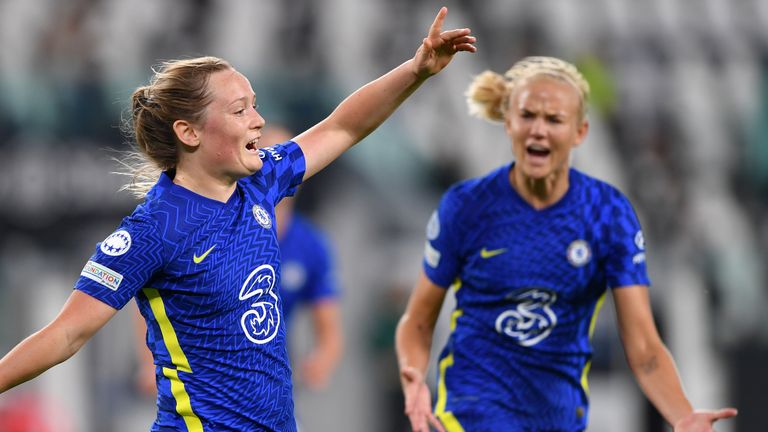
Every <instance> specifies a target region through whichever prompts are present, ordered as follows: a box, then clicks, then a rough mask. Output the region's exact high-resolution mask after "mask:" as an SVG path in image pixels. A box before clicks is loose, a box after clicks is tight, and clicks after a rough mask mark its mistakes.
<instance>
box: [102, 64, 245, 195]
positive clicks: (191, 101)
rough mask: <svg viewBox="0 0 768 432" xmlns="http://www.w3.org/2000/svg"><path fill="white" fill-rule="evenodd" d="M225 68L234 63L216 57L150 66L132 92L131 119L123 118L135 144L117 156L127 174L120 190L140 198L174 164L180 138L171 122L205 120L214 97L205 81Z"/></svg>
mask: <svg viewBox="0 0 768 432" xmlns="http://www.w3.org/2000/svg"><path fill="white" fill-rule="evenodd" d="M228 69H232V66H231V65H230V64H229V63H228V62H226V61H225V60H222V59H220V58H217V57H198V58H193V59H184V60H171V61H167V62H164V63H162V64H161V66H160V68H159V69H158V70H154V69H153V70H154V72H155V74H154V76H153V77H152V79H151V80H150V82H149V84H148V85H145V86H141V87H139V88H137V89H136V90H135V91H134V92H133V95H131V113H130V114H131V115H130V120H128V121H126V122H125V123H124V124H123V129H124V130H125V132H126V133H127V134H128V135H129V136H131V137H132V138H133V140H134V143H135V149H134V150H132V151H129V152H126V153H125V154H124V156H123V157H122V159H118V160H117V162H118V163H119V164H120V165H121V167H122V168H123V171H120V172H118V174H122V175H126V176H128V177H130V179H131V181H130V182H129V183H128V184H126V185H124V186H123V187H122V188H121V190H127V191H129V192H130V193H131V194H132V195H134V196H135V197H137V198H143V197H144V196H145V195H146V193H147V192H148V191H149V189H150V188H151V187H152V186H153V185H154V184H155V182H157V179H158V177H159V176H160V173H161V172H162V171H165V170H169V169H172V168H175V167H176V164H177V163H178V154H179V153H178V151H179V147H178V144H179V141H178V138H177V136H176V133H175V132H174V130H173V123H174V122H175V121H176V120H181V119H183V120H187V121H189V122H192V123H197V122H200V121H202V120H204V117H205V109H206V107H207V106H208V104H210V103H211V100H212V99H213V97H212V95H211V93H210V90H209V89H208V81H209V80H210V77H211V75H212V74H213V73H214V72H218V71H222V70H228Z"/></svg>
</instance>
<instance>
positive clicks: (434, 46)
mask: <svg viewBox="0 0 768 432" xmlns="http://www.w3.org/2000/svg"><path fill="white" fill-rule="evenodd" d="M447 14H448V8H446V7H442V8H440V11H439V12H438V13H437V16H436V17H435V21H434V22H433V23H432V26H431V27H430V28H429V33H428V34H427V37H425V38H424V40H423V41H422V43H421V46H420V47H419V49H418V50H416V55H415V56H414V58H413V59H414V65H415V68H416V70H415V73H416V75H417V76H419V77H422V78H426V77H429V76H430V75H434V74H436V73H438V72H440V71H441V70H443V68H444V67H446V66H447V65H448V63H450V62H451V60H452V59H453V56H454V54H456V53H457V52H459V51H467V52H472V53H473V52H475V51H477V48H475V46H474V45H473V44H474V43H475V41H476V39H475V37H474V36H471V35H470V33H471V32H472V31H471V30H470V29H468V28H463V29H455V30H446V31H443V30H442V29H443V22H444V21H445V16H446V15H447Z"/></svg>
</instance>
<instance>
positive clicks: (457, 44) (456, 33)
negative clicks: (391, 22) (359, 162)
mask: <svg viewBox="0 0 768 432" xmlns="http://www.w3.org/2000/svg"><path fill="white" fill-rule="evenodd" d="M447 13H448V9H446V8H445V7H443V8H442V9H440V12H438V14H437V17H435V21H434V22H433V23H432V26H431V27H430V29H429V33H428V35H427V37H426V38H424V40H423V41H422V44H421V46H420V47H419V49H418V50H417V51H416V55H415V56H414V57H413V58H412V59H411V60H408V61H407V62H405V63H403V64H401V65H400V66H398V67H396V68H395V69H393V70H392V71H390V72H388V73H387V74H385V75H384V76H382V77H380V78H378V79H376V80H374V81H372V82H370V83H368V84H366V85H364V86H363V87H361V88H360V89H358V90H357V91H355V92H354V93H352V94H351V95H350V96H349V97H347V98H346V99H345V100H344V101H343V102H342V103H341V104H340V105H339V106H338V107H337V108H336V109H335V110H334V111H333V113H331V115H330V116H328V117H327V118H326V119H324V120H323V121H321V122H320V123H318V124H316V125H315V126H313V127H312V128H310V129H309V130H307V131H306V132H304V133H302V134H301V135H299V136H298V137H296V139H295V141H296V142H297V143H298V144H299V146H301V149H302V151H303V152H304V157H305V159H306V172H305V174H304V180H306V179H308V178H309V177H311V176H313V175H314V174H315V173H317V172H318V171H320V170H321V169H323V168H325V167H326V166H327V165H328V164H329V163H331V162H332V161H333V160H335V159H336V158H338V157H339V156H340V155H341V154H342V153H344V152H345V151H346V150H347V149H349V148H350V147H352V146H353V145H355V144H356V143H358V142H359V141H360V140H362V139H363V138H365V137H366V136H368V134H370V133H371V132H373V131H374V129H376V128H377V127H378V126H379V125H380V124H381V123H383V122H384V120H386V119H387V118H388V117H389V116H390V115H391V114H392V113H393V112H394V111H395V109H397V107H398V106H400V104H401V103H403V101H404V100H405V99H407V98H408V96H410V95H411V94H412V93H413V92H414V91H416V89H417V88H419V86H420V85H421V84H422V83H423V82H424V81H425V80H426V79H427V78H429V77H430V76H432V75H434V74H436V73H438V72H440V71H441V70H442V69H443V68H445V67H446V66H447V65H448V63H450V61H451V60H452V59H453V56H454V55H455V54H456V53H457V52H459V51H467V52H475V51H476V49H475V46H474V45H473V44H474V43H475V38H474V37H473V36H470V30H469V29H466V28H465V29H456V30H447V31H442V27H443V22H444V21H445V16H446V14H447Z"/></svg>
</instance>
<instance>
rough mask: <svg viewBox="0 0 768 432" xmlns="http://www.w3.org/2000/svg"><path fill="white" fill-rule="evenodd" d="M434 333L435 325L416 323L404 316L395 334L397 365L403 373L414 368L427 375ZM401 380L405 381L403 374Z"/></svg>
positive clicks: (411, 318) (409, 317)
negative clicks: (406, 369) (404, 370)
mask: <svg viewBox="0 0 768 432" xmlns="http://www.w3.org/2000/svg"><path fill="white" fill-rule="evenodd" d="M433 332H434V325H429V324H428V323H425V322H419V321H416V320H415V319H414V318H413V317H411V316H410V315H409V314H405V315H403V317H402V318H401V319H400V322H399V323H398V326H397V331H396V332H395V349H396V351H397V363H398V365H399V367H400V370H401V371H402V370H403V369H405V368H414V369H416V370H417V371H418V372H420V373H421V374H422V376H424V375H426V371H427V367H428V365H429V352H430V348H431V347H432V334H433ZM400 379H401V380H403V376H402V374H401V378H400ZM403 384H404V383H403Z"/></svg>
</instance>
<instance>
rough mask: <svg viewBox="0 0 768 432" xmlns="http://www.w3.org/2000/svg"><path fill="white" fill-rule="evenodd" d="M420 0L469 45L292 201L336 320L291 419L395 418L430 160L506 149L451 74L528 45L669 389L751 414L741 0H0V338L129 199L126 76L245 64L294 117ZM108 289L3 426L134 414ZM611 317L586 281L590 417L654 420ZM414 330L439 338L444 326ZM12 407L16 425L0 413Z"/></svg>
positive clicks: (756, 324) (753, 65) (762, 138)
mask: <svg viewBox="0 0 768 432" xmlns="http://www.w3.org/2000/svg"><path fill="white" fill-rule="evenodd" d="M443 4H445V5H447V6H448V8H449V16H448V20H447V23H446V27H449V28H454V27H471V28H472V30H473V32H474V34H475V35H476V36H477V38H478V42H477V46H478V50H479V51H478V52H477V53H476V54H474V55H463V56H460V57H458V58H456V59H455V61H454V62H453V64H452V65H451V66H450V67H449V68H448V69H447V70H446V71H444V72H443V73H441V74H440V75H438V76H436V77H434V78H433V79H431V80H430V81H429V82H427V83H426V84H425V85H424V86H423V87H422V88H421V89H420V90H419V91H418V92H417V93H416V94H415V95H414V96H413V97H412V98H411V99H410V100H408V101H407V102H406V103H405V104H404V106H403V107H402V108H401V109H400V110H399V111H398V112H397V113H396V114H395V115H394V116H393V118H392V119H390V120H389V121H388V122H387V123H386V124H385V125H384V126H382V127H381V128H380V129H379V130H377V131H376V132H375V133H374V134H372V135H371V136H369V137H368V138H366V139H365V140H364V141H363V143H361V144H360V145H359V146H358V147H356V148H355V149H353V150H352V151H350V152H349V153H347V154H346V155H344V156H343V157H342V158H341V159H340V160H339V161H337V162H336V163H334V164H333V165H332V166H331V167H330V168H328V169H327V170H326V171H324V172H323V173H321V174H319V175H318V176H316V177H314V178H313V179H311V180H310V181H309V182H307V184H306V185H305V186H303V189H302V192H300V194H299V209H300V210H302V211H304V212H305V213H306V214H307V215H308V216H309V217H310V218H311V219H313V220H314V221H315V222H317V223H318V224H319V225H320V226H321V227H323V228H324V229H325V231H326V232H327V233H328V234H329V237H330V238H331V239H332V240H333V241H334V243H335V250H336V251H337V254H338V257H337V263H338V273H339V278H340V280H341V283H342V291H343V297H342V301H341V303H342V313H343V320H344V324H345V325H344V331H345V337H346V339H347V341H348V343H347V349H346V352H345V356H344V360H343V362H342V366H341V367H340V370H339V371H338V372H337V374H336V376H335V377H334V380H333V384H332V385H331V387H330V388H329V389H327V390H326V391H324V392H322V393H312V392H310V391H308V390H304V389H303V388H302V386H301V382H300V377H298V378H297V387H296V389H297V400H296V401H297V407H298V413H299V421H300V423H301V424H302V427H303V429H302V430H303V431H307V432H317V431H320V432H322V431H338V430H380V431H382V432H389V431H403V430H406V429H405V428H406V425H405V420H406V419H405V417H404V416H403V415H402V398H401V396H400V390H399V383H398V378H397V367H396V360H395V357H394V352H393V338H394V326H395V324H396V322H397V319H398V318H399V314H400V313H401V312H402V310H403V308H404V305H405V301H406V299H407V296H408V293H409V291H410V289H411V287H412V284H413V282H414V280H415V278H416V275H417V272H418V268H419V265H420V259H421V258H420V257H421V249H422V246H423V242H424V234H423V233H424V226H425V225H426V221H427V219H428V217H429V214H430V213H431V212H432V210H433V209H434V208H435V206H436V205H437V202H438V200H439V197H440V194H441V193H442V192H443V191H444V190H445V189H446V188H447V187H448V185H450V184H451V183H453V182H455V181H458V180H461V179H465V178H468V177H473V176H478V175H482V174H484V173H486V172H487V171H489V170H490V169H492V168H494V167H496V166H498V165H499V164H501V163H504V162H505V161H508V160H510V159H511V152H510V143H509V140H508V139H507V137H506V135H505V133H504V130H503V127H501V126H500V125H493V124H490V123H486V122H483V121H481V120H477V119H474V118H471V117H469V116H468V114H467V108H466V104H465V101H464V96H463V93H464V90H465V89H466V87H467V85H468V84H469V82H470V80H471V79H472V77H473V76H474V75H475V74H477V73H479V72H481V71H483V70H485V69H492V70H495V71H496V72H499V73H503V72H504V71H506V70H507V69H508V68H509V67H510V66H511V65H512V63H513V62H514V61H516V60H518V59H520V58H521V57H523V56H526V55H551V56H557V57H561V58H564V59H566V60H568V61H571V62H573V63H575V64H577V65H578V66H579V67H580V69H581V70H582V71H583V72H584V74H585V76H586V77H587V79H588V81H589V82H590V84H591V87H592V100H591V104H590V114H589V119H590V127H591V128H590V134H589V137H588V139H587V140H586V142H585V143H584V144H582V146H581V147H580V148H579V149H577V150H576V152H575V157H574V161H573V162H574V166H576V167H577V168H579V169H581V170H583V171H586V172H587V173H590V174H592V175H594V176H596V177H599V178H602V179H604V180H607V181H609V182H611V183H613V184H615V185H617V186H618V187H619V188H620V189H622V190H623V191H624V192H625V193H626V194H627V195H628V196H630V198H631V200H632V201H633V203H634V204H635V207H636V209H637V211H638V214H639V216H640V219H641V222H642V224H643V226H644V229H645V234H646V241H647V244H648V250H649V270H650V276H651V279H652V280H653V286H652V287H651V296H652V301H653V304H654V308H655V313H656V315H657V316H656V318H657V322H658V325H659V327H660V329H661V331H662V333H663V337H664V338H665V340H666V341H667V343H668V346H669V347H670V349H671V351H672V352H673V354H674V355H675V357H676V359H677V361H678V366H679V368H680V370H681V375H682V377H683V380H684V382H685V386H686V389H687V390H688V392H689V396H690V397H691V400H692V402H693V403H694V404H695V405H696V406H699V407H718V406H725V405H734V406H737V407H738V408H739V409H740V415H739V417H738V418H737V419H736V420H734V421H729V422H726V423H723V424H722V427H720V428H719V430H721V431H758V430H765V427H766V426H765V425H766V422H765V421H761V418H762V416H761V409H762V408H764V407H765V406H766V405H768V397H766V396H765V391H764V389H765V388H766V386H768V370H767V369H766V367H765V365H766V364H768V320H766V318H765V309H766V306H768V300H766V298H767V297H768V285H767V281H766V268H768V265H766V264H768V262H767V261H768V260H767V259H766V257H768V2H767V1H764V0H646V1H642V2H641V1H633V0H581V1H572V0H539V1H526V0H483V1H445V2H443V3H439V2H435V1H427V0H387V1H383V0H354V1H353V0H281V1H277V0H273V1H269V0H255V1H254V0H165V1H154V0H132V1H122V0H65V1H61V0H58V1H55V0H0V94H2V97H1V98H0V149H1V150H2V157H0V203H2V204H0V257H1V260H0V347H2V351H3V353H4V352H7V351H8V350H10V349H11V347H13V346H14V345H15V344H16V343H17V342H18V341H19V340H21V339H22V338H23V337H25V336H26V335H28V334H30V333H31V332H33V331H35V330H37V329H39V328H40V327H41V326H43V325H45V324H46V323H47V322H48V321H50V319H52V318H53V316H54V315H55V314H56V312H57V311H58V309H59V308H60V307H61V305H62V304H63V302H64V300H65V299H66V297H67V296H68V295H69V293H70V290H71V286H72V284H73V283H74V281H75V279H76V278H77V276H78V274H79V271H80V269H81V266H82V265H83V264H84V263H85V261H86V260H87V259H88V257H89V256H90V254H91V253H92V251H93V248H94V246H95V244H96V243H97V242H98V241H101V240H102V239H103V238H104V237H106V236H107V235H108V234H109V233H110V232H111V231H112V230H113V229H114V227H116V226H117V224H118V223H119V221H120V219H121V218H122V217H123V216H125V215H127V214H128V213H129V212H130V211H131V210H132V209H133V207H134V206H135V205H136V204H137V202H136V201H134V200H133V199H132V198H130V197H129V196H128V194H127V193H123V192H118V189H119V188H120V186H121V185H122V184H123V183H125V182H126V181H127V180H126V179H125V178H123V177H121V176H119V175H115V174H112V172H114V171H116V170H118V169H119V167H118V166H117V164H116V163H115V162H114V160H113V159H114V158H118V159H119V158H120V157H121V154H120V151H123V150H126V149H127V148H128V147H127V142H128V139H127V137H126V136H125V135H124V134H123V133H122V132H121V125H122V122H123V119H124V117H125V110H126V107H127V101H128V98H129V95H130V93H131V92H132V90H133V89H134V88H135V87H136V86H138V85H141V84H144V83H145V82H146V81H147V80H148V79H149V77H150V76H151V72H152V67H153V66H156V65H158V64H159V63H160V62H161V61H163V60H167V59H173V58H182V57H193V56H198V55H216V56H220V57H223V58H225V59H227V60H229V61H230V62H231V63H232V64H233V65H234V66H235V67H236V68H238V69H239V70H240V71H242V72H243V73H244V74H245V75H246V76H248V77H249V78H250V80H251V83H252V85H253V87H254V89H255V91H256V94H257V102H258V104H259V111H260V112H261V113H262V115H264V117H265V118H266V119H267V124H268V125H269V124H270V123H271V122H272V123H280V124H283V125H287V126H288V127H290V128H292V129H294V130H295V131H297V132H298V131H302V130H304V129H306V128H307V127H309V126H311V125H312V124H314V123H315V122H317V121H319V120H320V119H322V118H323V117H324V116H326V115H327V114H328V113H329V112H330V110H332V109H333V107H334V106H335V105H336V104H337V103H339V102H340V101H341V99H342V98H343V97H344V96H345V95H347V94H349V93H350V92H351V91H353V90H354V89H356V88H357V87H359V86H360V85H362V84H364V83H365V82H367V81H369V80H371V79H373V78H375V77H377V76H379V75H380V74H382V73H384V72H385V71H387V70H389V69H391V68H392V67H394V66H396V65H397V64H399V63H401V62H402V61H404V60H406V59H407V58H410V57H411V56H412V55H413V53H414V51H415V49H416V48H417V46H418V44H419V43H420V42H421V39H422V37H423V36H424V34H425V33H426V31H427V29H428V26H429V24H430V23H431V22H432V19H433V18H434V15H435V14H436V12H437V10H438V9H439V7H440V6H441V5H443ZM449 304H450V302H449ZM132 307H134V306H133V305H132V304H129V305H128V307H126V310H127V309H129V308H132ZM443 314H445V311H444V313H443ZM130 315H131V314H129V313H121V314H118V315H117V317H116V318H115V319H114V320H113V321H112V322H110V323H109V324H108V325H107V327H106V328H104V329H103V330H102V331H101V332H100V333H99V334H98V335H97V336H96V337H95V338H94V339H93V340H92V341H91V342H89V344H88V345H87V346H86V347H85V348H84V349H83V350H82V351H81V352H80V353H79V354H78V355H77V356H76V357H75V358H74V359H73V360H70V361H69V362H67V363H65V364H64V365H60V366H58V367H56V368H55V369H54V370H52V371H50V372H48V373H46V374H44V375H43V376H41V377H39V378H38V379H37V380H35V381H33V382H31V383H28V384H25V385H23V386H21V387H19V388H17V389H16V390H14V391H12V392H9V393H8V394H6V395H3V396H2V397H0V430H14V431H16V430H18V431H22V430H36V431H44V430H46V429H44V428H45V427H46V426H41V425H40V424H39V423H40V422H41V419H49V422H50V423H51V425H50V426H48V427H49V430H52V431H53V430H55V431H69V430H72V431H86V432H89V431H94V432H95V431H136V430H147V429H148V427H149V424H150V423H151V421H152V420H153V412H154V411H153V401H151V400H147V398H146V397H144V396H142V394H141V393H140V392H139V391H138V389H137V386H136V384H135V372H136V362H137V358H136V356H135V342H134V339H135V337H134V335H133V328H132V322H131V317H130ZM442 319H444V318H441V320H442ZM443 324H444V323H443ZM308 325H309V324H308V321H306V320H305V319H302V318H301V317H300V318H299V321H298V322H297V323H296V324H295V325H294V326H292V329H291V333H292V335H294V337H292V343H291V345H292V346H291V351H292V353H293V355H295V356H298V355H300V354H301V353H302V352H306V350H307V349H308V346H309V345H310V344H311V340H310V338H309V336H308V334H309V328H308ZM442 328H447V326H445V325H443V326H442ZM616 333H617V331H616V329H615V319H614V316H613V310H612V309H611V307H610V306H607V307H605V308H603V312H602V314H601V317H600V319H599V320H598V327H597V331H596V334H595V337H594V346H595V360H594V365H593V367H592V372H591V374H590V387H591V389H592V401H593V407H592V412H591V423H590V431H597V432H601V431H618V430H621V431H625V432H633V431H636V432H641V431H642V432H645V431H659V430H665V429H664V428H663V427H662V426H661V422H660V420H659V418H658V415H657V414H655V412H654V411H653V409H652V408H650V407H649V406H648V404H647V403H646V402H645V401H644V399H643V398H642V395H641V394H640V393H639V391H638V390H637V386H636V385H635V384H634V382H633V381H632V379H631V376H630V374H629V373H628V369H627V367H626V366H625V364H624V358H623V354H622V351H621V346H620V342H619V341H618V339H617V336H616ZM437 336H438V337H436V341H435V345H436V349H437V348H439V346H440V345H441V343H442V341H443V340H444V338H445V336H446V335H445V334H438V335H437ZM430 373H431V374H432V375H434V369H432V370H431V371H430ZM19 407H21V408H19ZM19 411H21V413H19ZM29 412H32V413H33V414H30V415H29V418H32V419H35V420H34V421H36V422H37V423H36V425H35V426H31V428H32V429H23V428H21V429H11V426H9V425H11V424H17V423H18V424H21V423H20V422H23V421H24V420H23V419H24V418H25V417H24V415H25V414H29ZM14 415H15V416H16V417H13V416H14ZM9 419H10V420H9ZM19 419H21V420H19ZM29 421H30V422H31V421H32V420H29ZM13 422H16V423H13Z"/></svg>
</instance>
